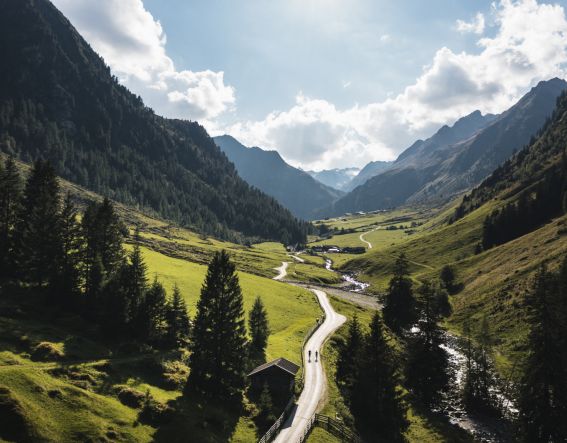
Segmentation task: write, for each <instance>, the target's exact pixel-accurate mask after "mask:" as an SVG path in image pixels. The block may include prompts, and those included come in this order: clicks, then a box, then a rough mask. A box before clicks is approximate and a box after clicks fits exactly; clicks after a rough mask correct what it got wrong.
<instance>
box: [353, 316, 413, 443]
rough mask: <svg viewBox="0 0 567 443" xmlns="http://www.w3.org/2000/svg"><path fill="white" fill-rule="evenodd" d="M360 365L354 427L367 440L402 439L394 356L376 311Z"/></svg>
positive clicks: (401, 410)
mask: <svg viewBox="0 0 567 443" xmlns="http://www.w3.org/2000/svg"><path fill="white" fill-rule="evenodd" d="M359 365H360V370H359V371H357V377H356V379H355V380H354V387H353V396H352V408H351V409H352V412H353V415H354V416H355V419H356V423H357V427H358V428H359V430H360V431H361V433H362V434H363V436H365V437H366V438H367V439H368V441H387V442H402V441H404V438H403V432H404V431H405V430H406V429H407V426H408V423H407V420H406V409H405V405H404V402H403V399H402V398H401V395H400V393H399V391H398V390H397V385H398V384H399V380H398V377H397V375H396V371H395V364H394V357H393V354H392V350H391V348H390V346H389V344H388V340H387V339H386V337H385V335H384V326H383V324H382V319H381V318H380V316H379V314H378V313H375V314H374V316H373V317H372V322H371V324H370V333H369V334H368V336H366V337H365V340H364V346H363V348H362V352H361V354H360V362H359Z"/></svg>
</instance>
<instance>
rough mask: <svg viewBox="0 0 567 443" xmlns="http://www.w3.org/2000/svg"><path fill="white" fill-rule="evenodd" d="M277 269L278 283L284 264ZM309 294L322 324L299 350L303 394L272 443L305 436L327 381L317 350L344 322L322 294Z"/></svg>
mask: <svg viewBox="0 0 567 443" xmlns="http://www.w3.org/2000/svg"><path fill="white" fill-rule="evenodd" d="M277 269H278V271H279V274H278V275H277V276H276V277H274V279H278V280H281V279H282V278H284V277H285V275H286V269H287V263H285V262H283V263H282V266H281V267H279V268H277ZM282 273H283V275H282ZM278 277H279V278H278ZM311 290H312V291H313V293H314V294H315V295H316V296H317V300H318V301H319V304H320V305H321V308H322V309H323V311H324V313H325V320H324V321H323V323H322V324H321V326H319V328H318V329H317V330H316V331H315V333H314V334H313V335H312V336H311V338H310V339H309V340H308V341H307V343H306V344H305V347H304V349H303V362H304V384H303V391H302V392H301V396H300V397H299V400H298V401H297V404H296V406H295V407H294V409H293V410H292V412H291V414H290V416H289V417H288V419H287V420H286V422H285V423H284V425H283V427H282V429H281V430H280V432H279V434H278V436H277V438H276V439H275V440H274V441H275V442H276V443H295V442H297V441H299V439H300V437H302V436H303V435H304V434H305V432H306V430H307V427H308V424H309V419H310V418H311V417H312V416H313V414H315V412H316V411H317V407H318V406H319V404H320V403H321V401H322V400H323V398H324V396H325V390H326V388H327V379H326V377H325V371H324V369H323V365H322V364H321V350H322V349H323V345H324V344H325V342H326V341H327V339H328V338H329V337H330V336H331V335H332V334H333V332H335V331H336V330H337V329H338V328H339V327H340V326H341V325H342V324H343V323H344V322H345V321H346V317H345V316H343V315H340V314H337V313H336V312H335V310H334V309H333V307H332V306H331V303H330V302H329V299H328V298H327V294H326V293H325V292H323V291H321V290H319V289H311ZM309 351H311V359H309ZM315 352H318V353H319V358H317V360H315Z"/></svg>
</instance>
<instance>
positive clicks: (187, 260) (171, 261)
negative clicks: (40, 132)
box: [0, 164, 320, 442]
mask: <svg viewBox="0 0 567 443" xmlns="http://www.w3.org/2000/svg"><path fill="white" fill-rule="evenodd" d="M20 167H21V168H22V170H23V171H24V172H25V171H27V170H28V167H27V165H24V164H20ZM61 185H62V187H63V189H64V190H65V191H67V192H71V193H72V194H73V195H74V196H75V197H76V198H77V199H78V200H79V201H80V202H81V206H84V205H85V203H86V202H87V201H88V200H92V199H100V197H99V196H97V195H95V194H93V193H91V192H88V191H85V190H84V189H82V188H80V187H78V186H76V185H73V184H71V183H68V182H65V181H61ZM117 210H118V212H119V214H120V216H121V218H122V219H123V220H124V221H125V222H126V223H127V224H128V225H129V226H133V225H138V226H140V227H141V231H142V237H143V248H142V249H143V252H144V256H145V259H146V261H147V264H148V276H149V277H150V278H153V276H154V275H156V276H157V277H158V279H159V280H161V281H162V282H163V283H164V284H165V286H166V288H167V289H168V291H169V292H170V293H171V287H172V286H173V284H174V283H177V284H178V285H179V287H180V289H181V291H182V293H183V295H184V297H185V298H186V300H187V303H188V306H189V310H190V314H191V315H194V313H195V305H196V301H197V299H198V297H199V291H200V288H201V285H202V282H203V279H204V276H205V272H206V266H205V264H206V263H207V262H208V261H209V259H210V257H211V256H212V254H213V253H214V252H216V251H219V250H221V249H226V250H228V252H229V253H230V254H231V257H232V259H233V260H234V261H235V263H236V265H237V269H238V271H239V276H240V281H241V286H242V289H243V294H244V301H245V310H246V311H248V310H249V309H250V307H251V305H252V303H253V300H254V298H255V297H256V296H257V295H260V296H262V298H263V300H264V303H265V305H266V309H267V310H268V315H269V318H270V323H271V328H272V335H271V337H270V340H269V344H268V350H267V354H268V358H276V357H279V356H284V357H286V358H288V359H290V360H292V361H295V362H298V363H301V361H300V358H299V356H300V347H301V343H302V341H303V337H304V334H305V332H306V331H307V330H308V329H309V328H310V327H311V325H312V324H313V322H314V321H315V319H316V318H317V317H318V316H319V315H320V308H319V306H318V304H317V302H316V300H315V298H314V297H313V295H312V294H311V293H310V292H309V291H306V290H303V289H301V288H296V287H292V286H289V285H286V284H283V283H279V282H275V281H273V280H271V277H273V276H274V275H276V272H275V271H274V269H273V268H275V267H277V266H279V265H280V264H281V262H282V261H284V260H286V261H290V260H292V259H291V258H290V257H288V256H287V254H286V251H285V249H284V248H283V247H282V246H281V245H279V244H275V243H264V244H260V245H254V246H252V247H247V246H243V245H236V244H231V243H227V242H222V241H218V240H215V239H211V238H205V237H202V236H200V235H198V234H195V233H193V232H190V231H187V230H184V229H181V228H179V227H176V226H172V225H170V224H168V223H166V222H163V221H161V220H159V219H156V218H153V217H151V216H148V215H146V214H142V213H140V212H138V211H135V210H132V209H130V208H128V207H126V206H123V205H117ZM316 261H317V259H314V263H315V262H316ZM306 266H313V264H308V265H306ZM316 269H317V272H318V271H319V268H316ZM6 302H7V300H6ZM42 309H43V308H42ZM34 310H35V308H32V311H34ZM12 311H13V308H12V306H8V308H7V309H6V311H3V310H2V309H0V386H4V387H6V388H8V389H9V391H10V395H11V396H12V397H14V398H15V399H16V400H17V401H20V402H21V404H22V405H23V410H24V412H25V415H26V421H27V422H28V423H29V426H30V427H31V428H32V430H31V431H30V432H31V433H32V434H33V435H35V436H37V439H44V440H47V441H77V440H89V439H90V440H93V441H95V440H96V441H98V440H102V439H104V438H110V437H108V436H107V435H106V434H107V433H108V432H110V434H109V435H113V432H116V433H117V437H116V439H118V440H123V441H149V440H151V439H152V435H154V434H155V431H156V430H155V429H154V428H152V427H150V426H145V425H141V424H139V423H137V421H136V418H137V412H138V411H137V410H135V409H132V408H129V407H126V406H124V405H122V404H121V403H120V402H119V401H118V399H117V398H116V396H115V394H114V393H113V392H112V387H113V386H115V385H117V384H118V385H127V386H130V387H133V388H135V389H137V390H139V391H141V392H145V391H146V390H150V391H151V393H152V395H153V396H154V397H155V398H156V399H157V400H159V401H162V402H167V401H171V400H174V399H175V398H177V397H178V396H179V395H180V391H177V390H172V389H171V388H168V387H165V386H163V383H162V382H161V380H160V379H159V378H160V377H156V375H155V374H154V373H152V372H151V371H149V370H147V369H148V368H146V367H144V366H151V365H152V364H153V360H152V362H150V364H149V365H146V364H145V363H144V361H143V356H141V357H140V358H139V359H138V360H141V362H137V361H136V359H134V360H135V361H127V362H120V361H119V360H120V358H118V359H114V358H111V361H112V367H113V374H111V375H109V374H106V373H104V372H100V371H96V370H94V369H92V368H93V366H95V365H96V364H97V363H101V364H102V363H104V362H105V360H101V359H105V358H107V357H109V356H110V350H109V349H106V348H105V347H104V346H103V345H100V344H99V343H91V342H89V343H91V345H90V346H81V349H82V352H81V353H80V355H79V356H77V355H75V354H76V352H75V349H73V351H71V348H70V347H69V346H68V343H69V342H70V341H75V342H80V343H84V342H85V340H88V339H87V338H85V334H87V332H86V331H83V330H81V328H80V327H79V328H70V327H69V325H68V324H67V322H66V320H65V322H64V323H63V324H64V325H65V326H62V327H61V330H58V329H56V328H53V327H52V326H51V325H52V324H61V319H60V318H57V320H55V319H54V318H53V319H52V318H49V317H48V316H44V315H43V313H41V312H35V313H34V314H33V315H31V317H30V320H29V321H27V320H24V319H22V318H21V317H18V316H16V317H15V318H10V315H8V314H6V315H5V312H8V313H10V312H12ZM26 318H27V314H26ZM34 319H35V320H34ZM70 321H71V323H79V324H80V325H81V326H84V325H83V324H82V323H83V322H82V321H81V320H80V319H76V318H75V319H71V320H70ZM89 333H90V332H89ZM30 337H31V338H30ZM40 342H49V343H50V346H52V347H54V348H57V349H59V350H60V351H61V354H62V356H61V358H63V359H64V360H73V361H75V360H76V359H77V357H79V359H80V360H81V361H84V362H85V363H84V364H83V363H81V364H77V365H76V370H77V371H78V373H80V377H82V378H85V377H86V378H88V379H89V380H91V381H93V385H92V386H91V385H88V386H87V385H86V384H84V383H83V384H81V383H75V382H76V380H71V381H70V380H69V379H68V377H66V376H61V374H56V373H55V372H53V369H54V368H57V367H60V366H61V364H59V363H57V362H51V363H38V362H35V361H32V360H31V359H30V353H31V352H32V350H33V348H34V347H35V346H36V345H37V344H38V343H40ZM71 353H72V355H71ZM155 358H156V359H157V361H158V362H159V361H160V359H162V357H160V356H156V357H155ZM163 358H170V357H167V356H166V357H163ZM171 358H172V359H173V358H174V357H171ZM14 363H16V364H14ZM77 363H78V362H77ZM140 365H141V367H140ZM77 384H79V385H80V387H79V386H77ZM103 386H104V389H103V388H102V387H103ZM55 390H58V391H60V392H61V393H62V396H61V397H60V396H59V394H53V395H56V397H54V398H51V397H49V394H48V393H49V392H50V391H55ZM44 410H45V413H43V412H42V411H44ZM250 411H251V408H250V407H249V406H246V408H245V411H244V413H243V414H242V417H236V418H235V417H230V418H229V417H223V414H224V413H223V411H216V412H215V414H214V415H216V419H215V420H216V421H215V420H213V421H212V423H217V422H223V423H224V422H232V421H235V424H234V432H230V434H231V435H228V434H226V432H225V430H223V431H219V432H217V431H218V429H217V428H219V426H218V423H217V425H213V426H212V427H211V428H208V429H207V428H206V427H204V425H203V421H204V420H205V419H208V418H210V417H206V418H205V417H203V416H202V410H200V409H199V408H198V406H197V405H193V406H192V407H189V410H188V411H186V415H185V417H186V419H184V420H183V423H182V428H180V429H182V430H183V432H184V433H189V434H190V435H192V436H194V437H195V438H196V439H199V441H223V440H226V439H230V440H231V441H235V442H250V441H254V440H255V439H256V428H255V425H254V423H253V422H252V420H251V419H250V418H249V416H250ZM187 414H188V415H187ZM220 428H222V426H220ZM231 428H232V427H230V426H229V428H228V429H229V431H230V429H231ZM162 432H165V431H163V430H160V432H159V433H158V438H162V439H163V438H165V439H166V440H167V439H168V437H159V434H160V433H162ZM169 437H171V436H169ZM1 439H2V434H1V427H0V440H1Z"/></svg>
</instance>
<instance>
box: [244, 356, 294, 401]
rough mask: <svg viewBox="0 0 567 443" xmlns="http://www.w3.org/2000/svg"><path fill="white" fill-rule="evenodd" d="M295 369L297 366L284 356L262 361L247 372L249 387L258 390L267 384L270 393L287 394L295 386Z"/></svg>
mask: <svg viewBox="0 0 567 443" xmlns="http://www.w3.org/2000/svg"><path fill="white" fill-rule="evenodd" d="M297 371H299V366H297V365H296V364H295V363H292V362H290V361H289V360H286V359H285V358H278V359H276V360H274V361H271V362H269V363H264V364H263V365H260V366H258V367H257V368H256V369H254V370H253V371H252V372H250V374H248V377H249V378H250V385H251V389H252V390H253V391H255V392H259V391H261V390H262V389H263V388H264V385H267V386H268V388H269V389H270V392H271V393H272V395H274V396H278V397H279V396H283V397H285V396H289V395H290V394H291V393H292V392H293V389H294V387H295V375H296V374H297Z"/></svg>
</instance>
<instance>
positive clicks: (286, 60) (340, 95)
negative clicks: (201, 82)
mask: <svg viewBox="0 0 567 443" xmlns="http://www.w3.org/2000/svg"><path fill="white" fill-rule="evenodd" d="M144 4H145V6H146V8H147V9H148V10H149V11H150V12H151V13H152V15H153V16H154V17H155V18H156V19H158V20H160V22H161V24H162V26H163V27H164V29H165V31H166V32H167V51H168V54H169V55H170V56H171V57H172V58H173V60H174V61H175V62H176V64H177V65H178V66H179V67H180V68H183V69H191V70H206V69H212V70H214V71H224V72H225V81H226V82H227V83H228V84H231V85H234V86H235V88H236V91H237V93H236V96H237V100H238V110H239V112H238V118H246V119H250V118H252V119H259V118H262V117H264V115H265V114H267V113H268V112H270V111H272V110H274V109H280V110H283V109H287V108H289V107H290V106H292V105H293V104H294V102H295V96H296V94H297V93H298V92H299V91H302V92H303V93H304V94H306V95H307V96H312V97H318V98H324V99H326V100H329V101H332V102H333V103H335V104H336V105H337V106H339V107H349V106H352V105H354V104H356V103H361V104H366V103H372V102H375V101H382V100H384V99H385V98H387V96H388V94H395V93H399V92H401V91H403V89H404V88H405V87H406V86H407V85H409V84H411V83H412V82H413V81H414V80H415V79H416V78H417V77H418V75H419V74H420V72H421V71H422V68H423V66H424V65H426V64H428V63H430V62H431V60H432V58H433V55H434V54H435V52H436V51H437V50H438V49H439V48H440V47H442V46H449V47H450V48H451V49H453V51H455V52H460V51H462V50H467V51H471V52H474V51H476V50H477V48H476V47H475V38H474V35H471V34H462V33H459V32H458V31H457V30H456V28H455V23H456V20H458V19H467V20H468V19H471V18H472V17H474V15H475V14H476V13H477V12H479V11H484V12H486V11H488V10H489V9H490V4H491V1H455V0H434V1H423V0H402V1H391V0H388V1H385V0H370V1H365V0H350V1H333V0H303V1H294V0H291V1H288V0H286V1H266V0H243V1H234V0H215V1H210V0H198V1H195V0H192V1H189V2H188V1H186V0H168V1H167V2H164V1H163V0H145V1H144ZM349 83H350V84H349ZM345 84H346V85H347V87H346V88H345V87H344V86H345ZM274 85H277V87H274Z"/></svg>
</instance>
